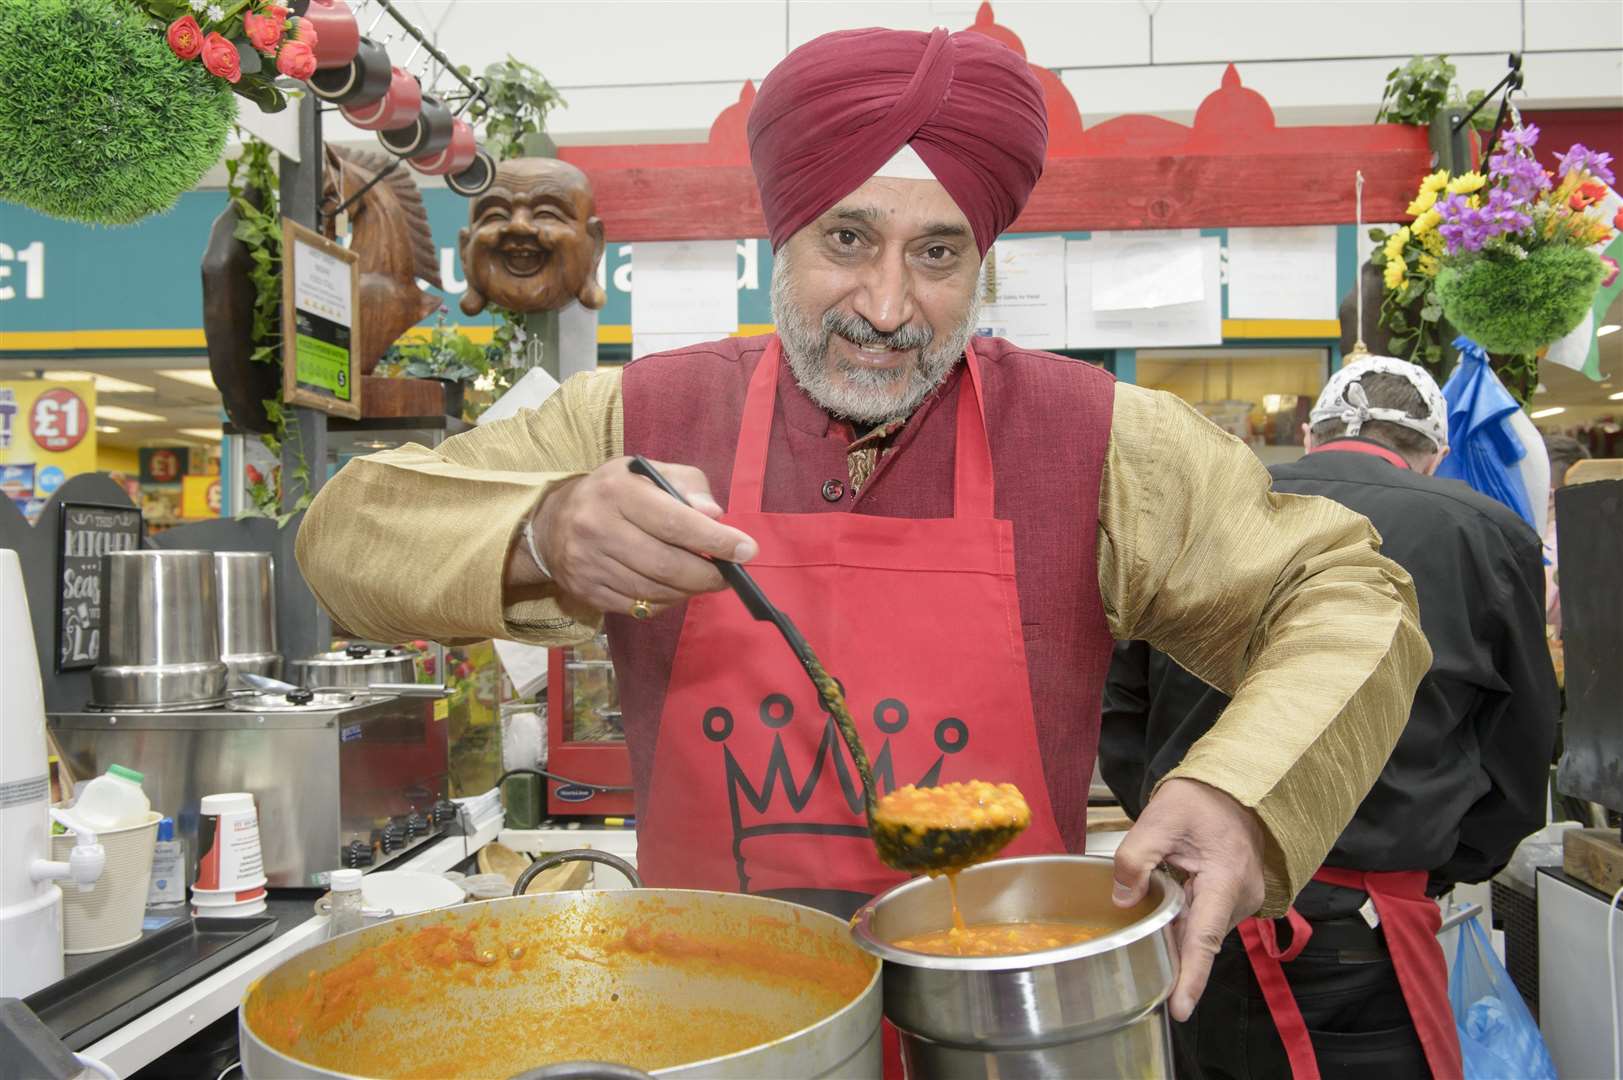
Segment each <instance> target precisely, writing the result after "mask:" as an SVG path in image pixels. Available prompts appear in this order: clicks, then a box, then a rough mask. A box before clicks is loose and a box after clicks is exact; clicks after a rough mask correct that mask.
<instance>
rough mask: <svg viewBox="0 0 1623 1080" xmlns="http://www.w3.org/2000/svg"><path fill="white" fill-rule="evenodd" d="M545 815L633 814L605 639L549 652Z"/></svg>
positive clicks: (621, 724) (621, 723)
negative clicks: (547, 774)
mask: <svg viewBox="0 0 1623 1080" xmlns="http://www.w3.org/2000/svg"><path fill="white" fill-rule="evenodd" d="M547 771H548V772H549V773H551V774H552V775H551V776H550V777H549V778H548V780H547V812H548V813H549V814H551V815H552V816H554V817H558V816H584V817H596V816H605V815H624V814H630V813H632V812H633V809H634V803H633V802H632V798H631V759H630V756H629V754H628V753H627V751H626V736H625V721H624V717H623V716H622V714H621V711H620V694H619V690H618V688H617V687H616V686H615V683H614V664H613V662H612V661H610V659H609V643H608V639H607V638H606V637H604V636H603V635H602V634H599V635H598V636H597V637H595V638H593V639H592V640H591V641H588V642H586V643H585V644H583V645H577V646H575V647H573V648H568V649H553V650H552V655H551V657H550V658H549V663H548V669H547Z"/></svg>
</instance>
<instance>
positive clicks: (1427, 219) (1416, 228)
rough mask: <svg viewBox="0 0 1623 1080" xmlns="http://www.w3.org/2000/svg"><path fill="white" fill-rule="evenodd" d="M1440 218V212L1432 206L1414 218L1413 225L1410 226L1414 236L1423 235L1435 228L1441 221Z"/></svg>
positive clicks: (1441, 216) (1441, 217)
mask: <svg viewBox="0 0 1623 1080" xmlns="http://www.w3.org/2000/svg"><path fill="white" fill-rule="evenodd" d="M1442 220H1443V215H1442V212H1441V211H1439V210H1438V209H1437V208H1436V207H1435V206H1434V207H1432V208H1431V209H1430V210H1427V211H1426V212H1425V213H1424V214H1421V215H1420V216H1419V217H1417V218H1415V219H1414V225H1412V226H1411V227H1410V228H1411V229H1412V230H1413V232H1414V234H1415V235H1416V236H1425V235H1426V234H1427V233H1429V232H1431V230H1433V229H1435V228H1436V227H1437V226H1438V225H1439V224H1440V223H1441V222H1442ZM1422 242H1424V241H1422Z"/></svg>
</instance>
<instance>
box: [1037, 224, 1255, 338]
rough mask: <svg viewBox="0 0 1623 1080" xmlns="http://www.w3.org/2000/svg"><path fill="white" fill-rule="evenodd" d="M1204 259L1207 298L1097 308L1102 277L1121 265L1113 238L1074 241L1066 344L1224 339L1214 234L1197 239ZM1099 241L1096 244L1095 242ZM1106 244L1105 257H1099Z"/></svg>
mask: <svg viewBox="0 0 1623 1080" xmlns="http://www.w3.org/2000/svg"><path fill="white" fill-rule="evenodd" d="M1191 242H1192V243H1194V244H1196V245H1198V250H1199V252H1200V263H1201V281H1202V286H1201V292H1202V297H1201V299H1200V300H1197V301H1195V302H1193V303H1188V304H1171V305H1167V306H1165V307H1155V308H1129V309H1125V310H1120V311H1095V310H1094V309H1093V305H1092V303H1091V302H1090V301H1091V299H1092V297H1093V295H1094V292H1093V286H1094V281H1095V279H1096V278H1097V277H1101V276H1104V275H1106V274H1110V273H1114V272H1115V269H1116V267H1117V266H1118V265H1119V260H1117V259H1115V258H1114V256H1115V254H1116V252H1115V251H1114V250H1112V249H1113V248H1114V246H1115V245H1114V243H1113V242H1112V241H1109V240H1107V241H1104V242H1102V243H1101V242H1100V241H1096V240H1071V241H1068V242H1067V243H1066V245H1065V295H1066V325H1065V339H1066V341H1065V344H1066V346H1067V347H1068V348H1072V349H1132V348H1185V347H1192V346H1197V345H1221V344H1222V343H1223V303H1222V290H1221V288H1220V286H1219V283H1218V275H1219V273H1220V270H1219V264H1220V262H1221V260H1222V252H1221V250H1220V244H1219V241H1218V239H1217V237H1215V236H1204V237H1197V238H1194V239H1193V240H1192V241H1191ZM1096 245H1097V246H1096ZM1101 248H1103V249H1104V254H1105V256H1106V259H1105V261H1104V262H1103V263H1102V264H1100V263H1098V262H1097V261H1096V256H1097V255H1098V254H1099V253H1100V249H1101Z"/></svg>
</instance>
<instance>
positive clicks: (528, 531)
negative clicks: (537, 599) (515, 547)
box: [523, 515, 552, 581]
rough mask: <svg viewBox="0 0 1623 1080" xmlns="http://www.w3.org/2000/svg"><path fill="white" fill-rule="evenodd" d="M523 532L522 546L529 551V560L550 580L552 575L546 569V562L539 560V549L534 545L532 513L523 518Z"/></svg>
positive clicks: (533, 519)
mask: <svg viewBox="0 0 1623 1080" xmlns="http://www.w3.org/2000/svg"><path fill="white" fill-rule="evenodd" d="M523 534H524V548H525V550H526V551H528V552H529V553H530V561H531V562H533V563H535V568H536V569H537V570H539V571H541V576H542V577H544V578H546V579H547V580H548V581H551V580H552V575H551V574H550V573H549V572H548V571H547V564H546V563H544V562H542V561H541V551H540V549H539V548H537V547H536V546H535V518H534V516H533V515H532V516H531V517H527V518H525V519H524V529H523Z"/></svg>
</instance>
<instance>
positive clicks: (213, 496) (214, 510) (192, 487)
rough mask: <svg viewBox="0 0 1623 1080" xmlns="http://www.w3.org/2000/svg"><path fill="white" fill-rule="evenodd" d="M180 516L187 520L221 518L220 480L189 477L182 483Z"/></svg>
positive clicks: (210, 477) (214, 477) (212, 477)
mask: <svg viewBox="0 0 1623 1080" xmlns="http://www.w3.org/2000/svg"><path fill="white" fill-rule="evenodd" d="M180 516H181V517H183V518H187V519H192V518H213V517H219V516H220V478H219V477H218V476H187V477H185V478H184V479H183V480H182V481H181V488H180Z"/></svg>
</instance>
